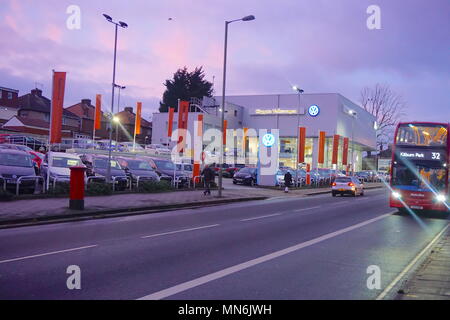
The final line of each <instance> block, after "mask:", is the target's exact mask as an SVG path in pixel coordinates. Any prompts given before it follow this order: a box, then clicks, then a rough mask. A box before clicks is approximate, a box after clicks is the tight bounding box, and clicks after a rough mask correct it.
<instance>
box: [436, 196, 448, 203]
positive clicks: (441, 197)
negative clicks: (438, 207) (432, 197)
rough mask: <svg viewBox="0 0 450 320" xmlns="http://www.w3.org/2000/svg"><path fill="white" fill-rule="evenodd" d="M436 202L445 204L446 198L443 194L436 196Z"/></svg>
mask: <svg viewBox="0 0 450 320" xmlns="http://www.w3.org/2000/svg"><path fill="white" fill-rule="evenodd" d="M436 200H437V201H439V202H445V201H446V200H447V197H446V196H445V195H443V194H438V195H437V196H436Z"/></svg>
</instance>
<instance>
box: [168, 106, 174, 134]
mask: <svg viewBox="0 0 450 320" xmlns="http://www.w3.org/2000/svg"><path fill="white" fill-rule="evenodd" d="M174 112H175V108H169V120H168V123H167V136H168V137H169V138H171V137H172V131H173V115H174Z"/></svg>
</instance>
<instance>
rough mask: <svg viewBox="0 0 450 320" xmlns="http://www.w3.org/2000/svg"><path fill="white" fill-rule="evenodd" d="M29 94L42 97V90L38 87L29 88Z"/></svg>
mask: <svg viewBox="0 0 450 320" xmlns="http://www.w3.org/2000/svg"><path fill="white" fill-rule="evenodd" d="M31 94H32V95H34V96H38V97H42V90H41V89H38V88H36V89H33V90H31Z"/></svg>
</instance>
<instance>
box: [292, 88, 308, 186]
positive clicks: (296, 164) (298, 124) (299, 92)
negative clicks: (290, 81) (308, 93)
mask: <svg viewBox="0 0 450 320" xmlns="http://www.w3.org/2000/svg"><path fill="white" fill-rule="evenodd" d="M292 90H294V91H296V92H297V93H298V111H297V128H296V131H297V149H296V150H297V152H296V153H295V184H296V185H297V183H298V160H299V159H298V147H299V141H300V134H299V130H298V128H299V127H300V108H301V107H300V95H301V94H302V93H303V92H305V90H303V89H300V88H299V87H297V86H293V87H292Z"/></svg>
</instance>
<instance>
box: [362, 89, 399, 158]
mask: <svg viewBox="0 0 450 320" xmlns="http://www.w3.org/2000/svg"><path fill="white" fill-rule="evenodd" d="M360 103H361V105H362V107H363V108H364V109H365V110H366V111H368V112H370V113H371V114H372V115H373V116H374V117H375V118H376V119H377V125H378V129H377V149H379V148H380V147H382V146H383V145H387V144H388V143H389V141H390V140H391V138H392V135H393V131H394V128H395V126H396V125H397V123H398V122H399V120H400V118H401V117H402V116H403V115H404V109H405V103H404V101H403V99H402V97H401V96H400V95H399V94H397V93H395V92H394V91H392V90H391V88H390V86H389V85H381V84H379V83H377V84H376V85H375V87H373V88H369V87H365V88H364V89H363V90H361V98H360Z"/></svg>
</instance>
